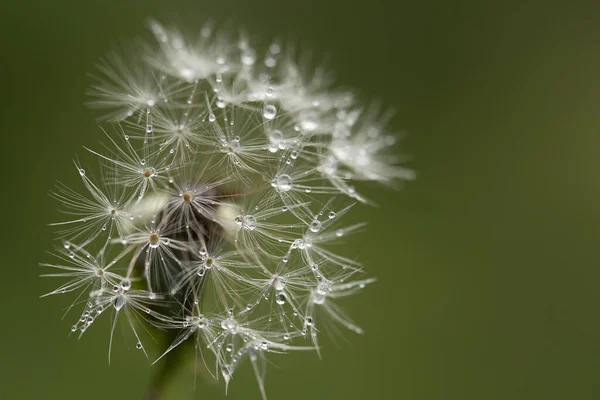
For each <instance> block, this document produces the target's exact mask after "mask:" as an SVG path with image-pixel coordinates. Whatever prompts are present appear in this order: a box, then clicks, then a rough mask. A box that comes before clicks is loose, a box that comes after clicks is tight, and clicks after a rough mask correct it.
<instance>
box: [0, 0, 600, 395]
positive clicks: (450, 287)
mask: <svg viewBox="0 0 600 400" xmlns="http://www.w3.org/2000/svg"><path fill="white" fill-rule="evenodd" d="M149 16H153V17H155V18H158V19H159V20H161V21H165V22H167V23H169V22H176V23H178V24H180V25H181V26H182V27H183V28H184V29H186V30H189V31H190V32H194V31H195V29H196V28H199V26H200V25H201V23H202V22H204V21H206V20H207V19H213V20H215V21H217V22H222V21H224V22H227V21H232V22H234V23H235V24H239V25H243V26H244V27H245V28H246V29H247V31H248V32H249V33H251V34H252V35H255V36H257V37H262V38H264V39H265V40H267V39H270V38H271V37H273V36H277V35H279V36H280V37H284V38H291V39H293V40H295V41H296V42H297V43H298V44H299V46H300V47H302V48H307V49H311V50H313V52H314V54H315V55H316V56H317V57H316V59H319V58H320V57H319V56H320V55H323V56H326V57H327V59H328V61H329V66H330V68H331V69H332V70H334V71H335V72H336V76H337V82H338V83H339V84H340V85H344V86H352V87H355V88H357V90H358V91H359V93H360V95H361V96H364V98H365V99H368V98H370V96H373V97H375V98H378V99H380V100H382V102H383V103H384V104H386V105H390V106H394V107H395V109H396V110H397V112H396V115H395V117H394V119H393V121H392V128H393V129H394V130H398V131H400V130H402V129H405V130H406V131H407V132H408V133H409V135H408V137H407V138H406V139H405V140H403V141H402V143H401V145H402V147H403V149H404V150H405V151H407V152H409V153H410V154H412V155H414V161H412V162H411V163H410V165H411V166H412V167H413V168H414V169H416V170H417V171H418V179H417V180H416V181H415V182H413V183H410V184H408V185H406V187H405V188H404V189H403V190H402V191H400V192H396V191H393V190H387V189H382V188H379V187H371V186H369V187H368V188H366V190H367V194H368V195H369V197H371V198H374V199H376V200H377V201H378V202H379V207H378V208H375V209H372V208H369V207H364V206H360V207H357V208H356V210H354V211H353V213H351V214H350V215H349V221H350V222H352V221H354V220H356V221H360V220H366V221H368V222H369V227H368V230H367V231H366V232H364V233H362V234H361V235H357V236H355V237H352V238H348V249H347V251H346V254H348V253H349V252H354V253H355V254H356V255H357V256H358V258H359V259H360V260H361V261H363V262H364V264H365V265H366V266H367V269H368V270H369V271H370V272H371V274H372V275H374V276H377V277H378V278H379V282H378V283H376V284H374V285H372V286H370V287H368V288H367V289H366V290H365V291H364V292H363V293H362V294H361V295H359V296H355V297H353V298H350V299H347V301H345V302H344V304H343V305H344V307H345V308H346V309H348V310H349V311H350V312H351V314H352V315H353V316H354V317H355V319H356V321H357V322H358V323H359V324H360V325H361V326H363V327H364V328H365V329H366V331H367V334H366V335H365V336H353V334H351V333H348V334H347V335H346V338H347V339H348V343H347V342H345V341H343V340H341V339H337V340H336V341H337V342H338V345H339V346H337V347H336V345H335V344H334V342H336V341H333V340H326V341H325V343H324V345H325V348H324V351H323V352H324V358H323V360H319V359H318V358H317V356H316V355H315V354H293V355H289V356H280V357H274V358H272V360H273V362H274V364H275V365H273V366H272V367H271V368H269V371H268V375H267V382H266V383H267V390H268V394H269V396H270V399H287V400H292V399H307V398H310V399H315V400H317V399H347V400H350V399H388V398H389V399H411V400H428V399H461V400H464V399H478V400H479V399H502V400H506V399H544V400H548V399H598V398H600V379H598V375H599V372H600V313H599V312H598V309H599V307H600V291H599V290H598V286H599V278H600V272H599V271H600V262H599V261H600V260H599V258H600V257H599V252H598V249H599V246H598V233H597V232H598V227H600V213H599V212H598V205H599V204H600V202H599V200H600V174H598V170H600V162H599V161H598V160H599V155H600V7H599V6H598V5H597V4H596V3H595V2H592V1H589V2H566V1H565V2H559V1H527V0H524V1H506V2H500V1H442V0H439V1H420V2H416V1H404V0H369V1H358V0H353V1H348V0H325V1H324V0H303V1H296V0H286V1H271V0H252V1H229V0H219V1H217V0H214V1H208V0H189V1H180V0H169V1H155V0H135V1H124V0H112V1H109V0H106V1H100V0H98V1H64V0H53V1H47V0H32V1H27V2H26V1H20V2H17V1H14V0H8V1H4V2H3V3H2V5H1V6H0V85H1V86H0V102H1V103H2V104H1V108H0V110H1V112H2V118H1V122H0V124H1V127H2V131H1V142H0V149H1V151H2V155H1V157H0V162H1V163H2V166H1V171H2V186H1V188H2V189H1V199H2V200H1V201H2V208H1V216H2V217H1V218H0V235H1V239H0V246H1V255H2V258H1V260H2V261H1V262H0V288H1V289H0V300H1V301H0V307H1V313H0V327H1V329H0V349H1V350H0V398H2V399H79V398H85V399H88V400H92V399H142V398H143V397H144V394H145V387H146V385H147V383H148V380H149V379H150V377H151V375H150V368H149V366H148V362H147V361H146V360H145V359H144V358H143V357H142V356H141V353H140V352H138V351H136V350H135V349H129V350H127V349H125V348H123V347H121V348H120V350H119V351H118V352H117V354H115V355H114V359H113V361H114V362H113V363H112V364H111V365H110V366H109V365H107V360H106V353H107V347H108V325H107V324H104V325H99V326H96V324H95V326H94V329H91V330H90V331H88V332H87V333H86V335H85V336H84V337H83V339H82V340H79V341H77V340H76V339H74V338H72V337H68V333H69V328H70V326H71V324H72V319H73V318H76V317H77V315H75V314H72V315H70V316H68V317H67V319H65V320H63V321H61V319H60V317H61V315H62V312H61V309H62V308H63V307H65V306H67V305H68V304H69V303H70V302H69V299H67V298H51V299H43V300H40V299H39V298H38V297H39V295H41V294H42V293H44V292H45V291H48V290H50V289H51V288H52V284H53V283H54V282H50V281H48V280H42V279H41V278H38V274H39V273H40V268H39V267H38V262H40V261H47V260H49V256H48V255H47V254H46V251H47V250H50V249H52V247H53V246H54V245H55V242H53V236H52V233H51V229H50V228H48V227H47V226H46V224H47V223H49V222H52V221H54V220H56V219H57V218H58V216H59V214H58V213H57V211H56V208H57V204H56V202H55V201H53V200H52V199H51V198H49V197H48V195H47V193H48V191H49V190H50V189H51V188H52V186H53V184H54V181H55V180H57V179H60V180H61V181H64V182H65V183H68V184H69V183H72V184H76V183H77V179H78V177H77V176H74V175H75V174H74V173H73V172H74V171H73V166H72V161H71V160H72V159H73V157H74V156H76V155H78V156H80V157H81V160H82V161H83V162H85V161H86V160H88V161H91V159H90V158H89V155H86V154H85V153H84V151H83V149H82V147H81V146H82V145H84V144H85V145H88V146H97V143H98V141H99V140H100V138H101V135H102V133H101V132H100V130H99V128H98V126H97V123H96V121H95V120H94V118H95V116H97V114H95V113H94V112H93V111H90V110H87V109H86V107H85V106H84V104H83V103H84V101H86V100H87V99H86V97H85V95H84V92H85V89H86V88H87V87H88V86H89V84H90V83H91V80H90V78H89V77H88V76H87V75H86V74H87V73H88V72H91V71H93V69H94V64H95V62H96V61H97V60H98V57H100V56H102V55H104V54H105V53H106V52H107V51H109V50H110V48H111V45H113V44H115V43H119V41H120V40H123V39H130V38H133V37H134V36H136V35H139V34H144V33H145V31H146V26H145V22H146V18H147V17H149ZM69 318H71V319H69ZM118 335H119V333H117V336H118ZM118 339H119V338H118V337H117V340H118ZM192 386H193V379H192V377H191V375H190V374H187V375H186V374H181V375H180V376H179V377H178V378H177V379H176V380H175V381H174V383H173V385H172V390H171V392H170V394H169V396H168V397H167V399H168V400H171V399H184V400H185V399H192V398H193V399H222V398H225V395H224V390H223V387H222V386H221V385H220V384H213V383H211V382H210V381H204V380H202V379H200V380H199V381H198V383H197V387H196V391H195V392H193V390H192ZM228 398H229V399H259V398H260V396H259V392H258V389H257V387H256V383H255V381H254V377H253V373H252V370H251V368H250V367H249V366H248V367H247V368H242V369H240V371H239V373H237V375H236V377H235V379H234V381H233V382H232V385H231V387H230V391H229V395H228Z"/></svg>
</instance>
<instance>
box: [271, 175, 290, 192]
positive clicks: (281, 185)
mask: <svg viewBox="0 0 600 400" xmlns="http://www.w3.org/2000/svg"><path fill="white" fill-rule="evenodd" d="M275 186H276V187H277V189H278V190H280V191H282V192H287V191H288V190H291V189H292V187H293V182H292V178H291V177H290V176H289V175H287V174H282V175H279V176H278V177H277V179H276V180H275Z"/></svg>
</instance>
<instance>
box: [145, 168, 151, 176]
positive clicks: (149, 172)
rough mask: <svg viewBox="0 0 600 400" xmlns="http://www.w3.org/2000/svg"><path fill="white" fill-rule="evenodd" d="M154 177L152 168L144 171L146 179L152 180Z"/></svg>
mask: <svg viewBox="0 0 600 400" xmlns="http://www.w3.org/2000/svg"><path fill="white" fill-rule="evenodd" d="M151 176H152V170H151V169H150V168H148V169H145V170H144V177H146V178H150V177H151Z"/></svg>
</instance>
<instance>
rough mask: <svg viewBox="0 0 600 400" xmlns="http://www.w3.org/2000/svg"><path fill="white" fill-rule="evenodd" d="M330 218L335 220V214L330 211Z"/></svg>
mask: <svg viewBox="0 0 600 400" xmlns="http://www.w3.org/2000/svg"><path fill="white" fill-rule="evenodd" d="M328 217H329V219H332V218H335V213H334V212H333V211H330V212H329V215H328Z"/></svg>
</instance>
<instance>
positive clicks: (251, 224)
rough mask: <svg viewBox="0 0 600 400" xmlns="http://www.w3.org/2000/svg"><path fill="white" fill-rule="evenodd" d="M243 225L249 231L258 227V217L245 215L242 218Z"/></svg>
mask: <svg viewBox="0 0 600 400" xmlns="http://www.w3.org/2000/svg"><path fill="white" fill-rule="evenodd" d="M242 227H243V228H244V229H245V230H247V231H253V230H255V229H256V218H255V217H254V215H244V217H243V218H242Z"/></svg>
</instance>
